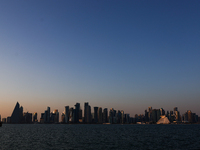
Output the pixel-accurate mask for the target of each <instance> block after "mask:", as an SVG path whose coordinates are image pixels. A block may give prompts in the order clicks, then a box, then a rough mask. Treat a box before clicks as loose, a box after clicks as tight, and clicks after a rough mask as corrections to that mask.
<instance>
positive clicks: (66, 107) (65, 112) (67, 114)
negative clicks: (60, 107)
mask: <svg viewBox="0 0 200 150" xmlns="http://www.w3.org/2000/svg"><path fill="white" fill-rule="evenodd" d="M64 114H65V123H69V106H65V110H64Z"/></svg>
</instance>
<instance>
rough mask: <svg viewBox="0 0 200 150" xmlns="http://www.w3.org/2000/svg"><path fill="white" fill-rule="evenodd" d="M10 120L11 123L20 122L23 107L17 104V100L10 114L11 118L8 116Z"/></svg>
mask: <svg viewBox="0 0 200 150" xmlns="http://www.w3.org/2000/svg"><path fill="white" fill-rule="evenodd" d="M10 119H11V120H10V122H11V123H21V122H22V119H23V107H22V106H21V107H20V105H19V103H18V102H17V104H16V106H15V108H14V110H13V113H12V115H11V118H10Z"/></svg>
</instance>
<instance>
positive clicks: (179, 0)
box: [0, 0, 200, 119]
mask: <svg viewBox="0 0 200 150" xmlns="http://www.w3.org/2000/svg"><path fill="white" fill-rule="evenodd" d="M199 8H200V1H199V0H193V1H188V0H176V1H174V0H162V1H160V0H152V1H148V0H135V1H132V0H127V1H122V0H110V1H108V0H101V1H92V0H76V1H70V0H66V1H65V0H59V1H55V0H43V1H41V0H34V1H27V0H21V1H15V0H10V1H1V4H0V81H1V82H0V114H1V118H4V117H7V116H10V115H11V114H12V111H13V109H14V107H15V105H16V103H17V101H18V102H19V104H20V105H22V106H23V108H24V111H28V112H31V113H33V112H37V113H38V115H39V116H38V119H39V117H40V113H42V112H44V111H45V110H46V109H47V106H50V107H51V111H53V110H54V109H58V111H59V112H60V114H61V113H62V112H63V110H64V106H70V107H73V106H74V105H75V103H76V102H79V103H80V104H81V108H82V109H84V102H89V104H90V105H91V107H92V111H93V107H94V106H98V107H102V108H108V109H110V108H114V109H116V110H124V111H125V113H129V114H130V115H131V116H134V115H135V114H144V110H145V109H147V108H148V107H149V106H152V107H153V108H164V109H165V110H166V111H167V110H173V108H174V107H178V109H179V111H180V113H181V114H183V113H184V112H186V111H187V110H191V111H192V112H195V113H197V114H198V115H200V109H199V106H200V92H199V91H200V79H199V77H200V9H199Z"/></svg>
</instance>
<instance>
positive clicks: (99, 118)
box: [98, 107, 102, 123]
mask: <svg viewBox="0 0 200 150" xmlns="http://www.w3.org/2000/svg"><path fill="white" fill-rule="evenodd" d="M98 123H102V108H101V107H99V108H98Z"/></svg>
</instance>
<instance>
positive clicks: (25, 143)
mask: <svg viewBox="0 0 200 150" xmlns="http://www.w3.org/2000/svg"><path fill="white" fill-rule="evenodd" d="M0 149H6V150H9V149H19V150H21V149H59V150H60V149H180V150H182V149H200V125H62V124H55V125H54V124H47V125H45V124H30V125H26V124H24V125H20V124H18V125H12V124H3V126H2V127H1V128H0Z"/></svg>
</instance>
